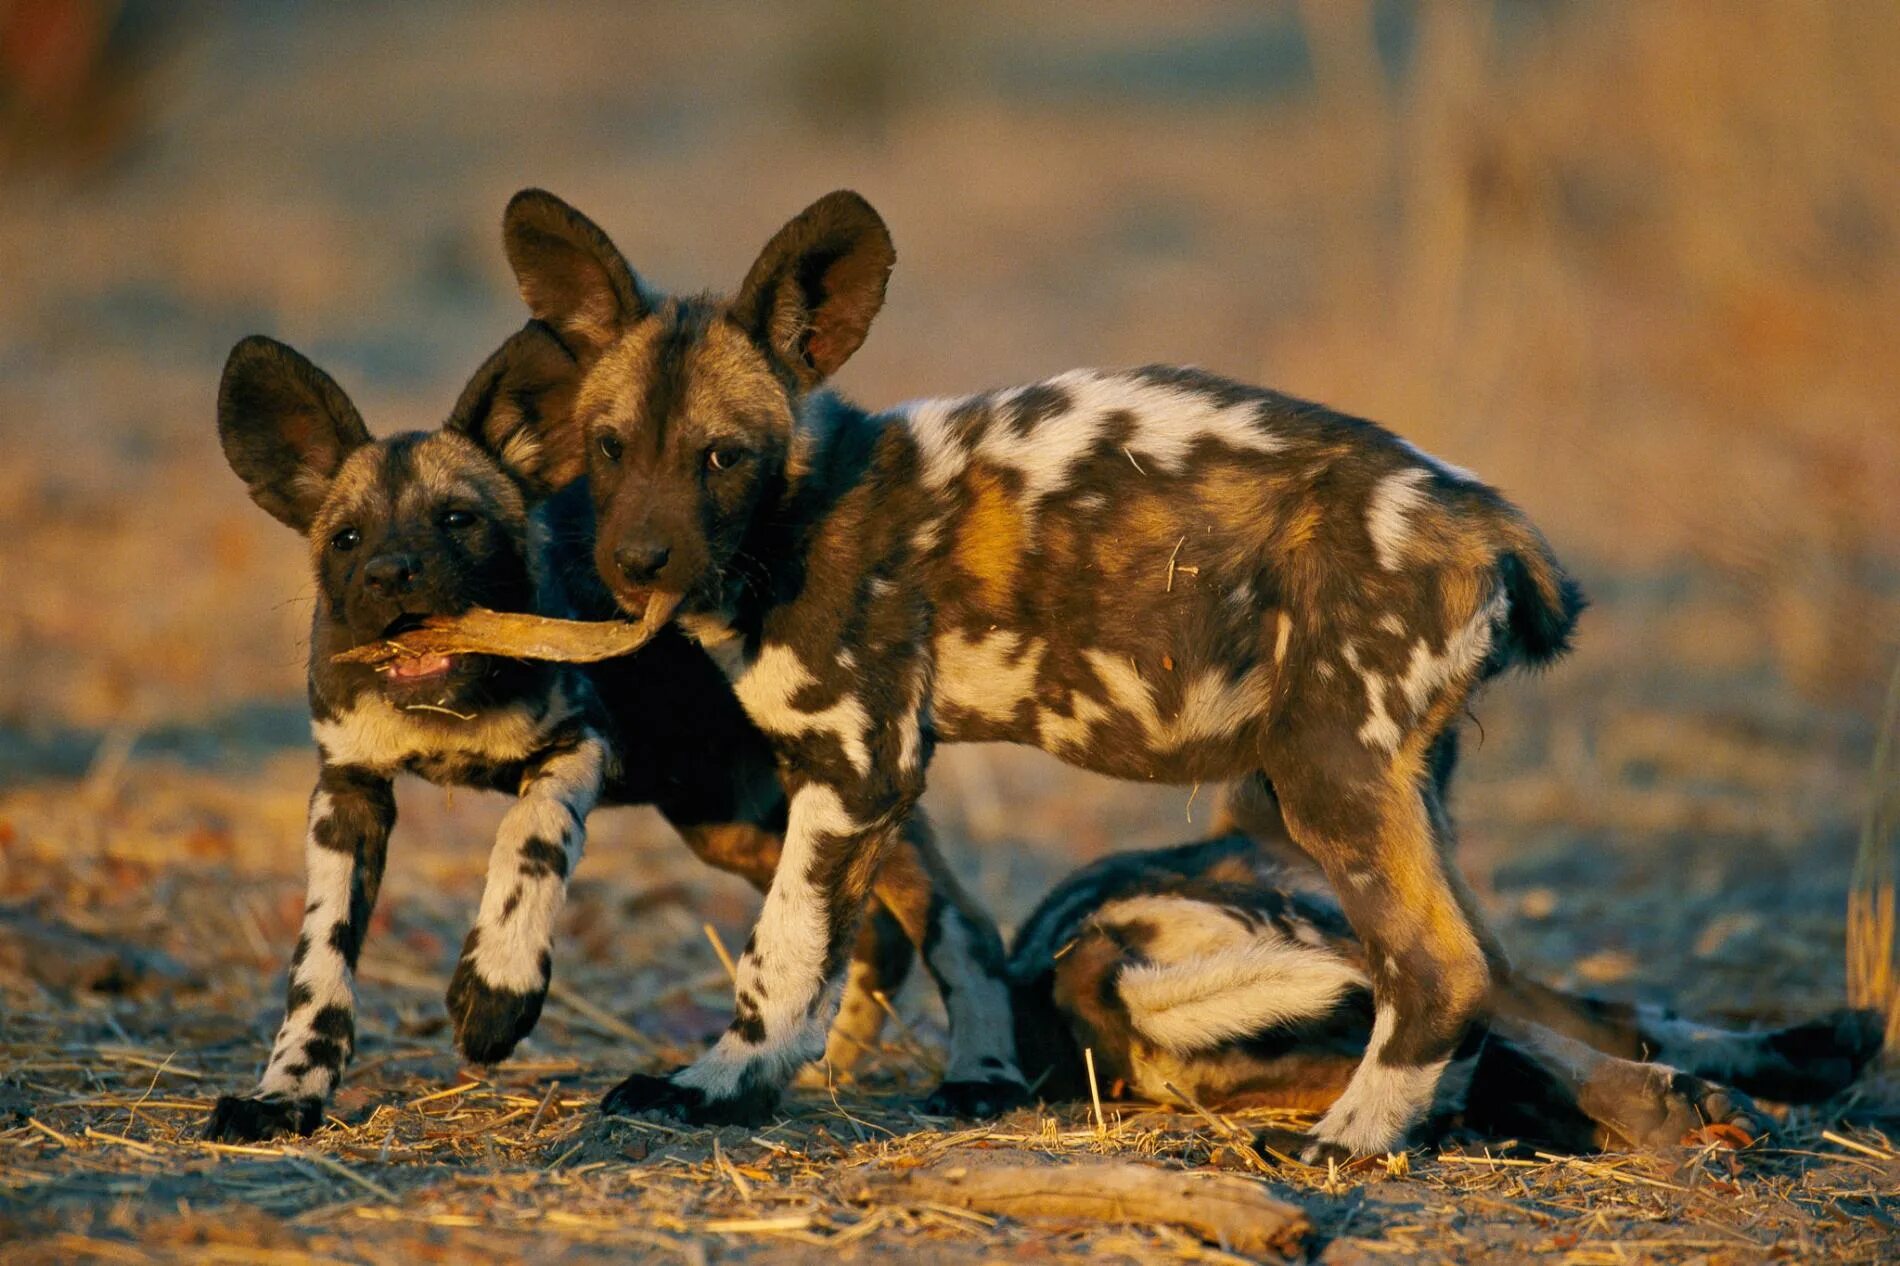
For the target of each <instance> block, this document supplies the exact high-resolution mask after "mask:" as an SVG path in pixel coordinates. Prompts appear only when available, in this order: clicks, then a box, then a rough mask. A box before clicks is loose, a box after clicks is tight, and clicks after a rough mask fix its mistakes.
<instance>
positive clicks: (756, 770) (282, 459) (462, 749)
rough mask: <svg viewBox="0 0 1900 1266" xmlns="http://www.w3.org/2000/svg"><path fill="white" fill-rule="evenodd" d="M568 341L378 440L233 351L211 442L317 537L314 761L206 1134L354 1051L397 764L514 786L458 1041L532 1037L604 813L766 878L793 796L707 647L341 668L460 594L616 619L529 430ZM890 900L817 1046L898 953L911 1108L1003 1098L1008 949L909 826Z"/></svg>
mask: <svg viewBox="0 0 1900 1266" xmlns="http://www.w3.org/2000/svg"><path fill="white" fill-rule="evenodd" d="M574 376H575V375H574V370H573V365H572V362H571V361H570V360H569V358H568V356H567V353H566V352H564V351H563V350H562V349H561V347H560V345H559V344H558V343H557V342H555V340H554V339H553V338H551V337H550V336H549V335H548V334H547V333H546V331H544V330H542V329H541V328H540V327H538V326H536V325H533V324H530V325H529V326H528V327H527V328H525V329H523V330H522V331H521V332H520V333H518V334H516V335H515V336H514V337H512V338H510V339H509V340H508V342H507V343H506V344H504V345H503V347H502V348H501V349H500V350H499V351H497V352H496V353H495V354H494V356H492V357H491V358H490V359H489V361H488V362H487V363H486V364H485V365H484V366H483V367H482V368H481V370H480V371H478V372H477V373H476V375H475V377H474V379H473V380H472V381H471V382H470V383H469V384H468V386H467V388H466V389H465V390H464V391H463V393H462V396H461V399H460V400H459V402H458V403H457V404H456V406H455V409H454V412H453V413H452V415H451V416H450V418H449V420H448V422H447V423H446V424H445V425H444V426H443V427H442V428H441V429H440V430H438V431H435V432H428V433H412V434H406V435H399V436H395V437H392V438H390V439H385V440H373V439H371V437H370V435H369V432H368V431H367V429H365V427H364V425H363V422H362V420H361V418H360V417H359V416H358V414H357V411H356V409H355V408H354V407H353V406H352V405H351V403H350V401H349V399H348V398H347V397H346V396H345V395H344V394H343V392H342V391H341V390H340V389H339V388H338V387H337V385H336V384H335V383H334V382H333V381H331V379H330V378H329V377H328V376H327V375H326V374H324V373H323V371H321V370H320V369H318V368H317V367H316V366H315V365H312V364H311V363H310V362H309V361H307V360H305V359H304V358H303V357H302V356H300V355H298V354H297V353H296V352H294V351H292V350H291V349H290V348H287V347H285V346H283V345H282V344H279V343H275V342H272V341H271V340H269V339H264V338H250V339H246V340H244V341H243V342H241V343H239V344H238V345H237V347H236V348H235V349H234V350H233V351H232V353H231V356H230V359H229V361H228V363H227V364H226V366H225V371H224V379H223V384H222V387H221V389H220V394H219V401H218V430H219V435H220V437H221V439H222V441H223V445H224V452H225V455H226V457H227V458H228V460H229V461H230V463H231V466H232V467H233V469H235V470H236V471H237V473H238V475H239V476H240V477H241V478H242V479H243V480H244V482H245V484H246V485H247V486H248V488H249V489H250V493H251V496H252V498H253V499H254V500H255V501H256V502H257V503H258V504H259V505H260V506H262V507H263V508H264V509H265V510H267V511H269V512H270V513H271V514H272V515H274V516H276V517H277V518H278V519H280V520H282V521H283V522H285V523H286V524H288V525H290V526H291V527H293V528H295V529H296V530H297V531H298V532H300V533H302V534H304V535H306V536H307V537H309V539H310V545H311V561H312V566H313V571H314V578H315V586H316V610H315V615H314V619H313V625H312V632H311V640H310V660H309V693H310V710H311V720H312V728H313V730H314V732H315V735H316V740H317V747H318V751H319V754H320V760H321V763H320V767H319V770H318V774H317V785H316V790H315V792H314V793H313V794H312V796H311V801H310V818H309V833H308V837H307V840H306V844H305V864H306V869H307V875H308V884H309V894H308V904H307V905H306V907H305V912H304V922H303V931H302V934H301V935H300V936H299V937H298V940H297V947H296V951H295V953H294V954H293V955H292V957H291V966H290V986H289V997H288V1000H287V1003H286V1011H285V1015H284V1021H283V1026H282V1028H281V1029H280V1030H279V1032H278V1035H277V1040H276V1042H275V1044H274V1045H273V1047H272V1049H271V1056H270V1062H269V1065H268V1067H267V1068H266V1069H265V1071H264V1074H263V1078H262V1080H261V1081H260V1082H259V1084H258V1086H257V1089H256V1091H255V1092H254V1093H252V1094H250V1095H247V1096H242V1097H240V1096H225V1097H223V1098H221V1099H219V1100H218V1103H217V1106H216V1108H215V1110H214V1112H213V1114H212V1117H211V1121H210V1125H209V1133H210V1135H211V1137H213V1138H226V1139H257V1138H262V1137H266V1136H269V1135H272V1134H277V1133H282V1132H287V1131H295V1132H298V1133H308V1132H310V1131H311V1130H314V1129H315V1128H316V1127H317V1126H318V1125H319V1124H320V1123H321V1120H322V1110H323V1105H324V1103H325V1101H326V1100H327V1099H328V1097H329V1095H330V1093H331V1092H332V1091H333V1090H334V1089H335V1087H336V1084H337V1081H338V1079H339V1077H340V1076H341V1073H342V1069H343V1066H344V1065H345V1063H347V1062H348V1060H349V1058H350V1055H351V1053H352V1049H353V1047H354V1043H355V1012H354V1001H355V1000H354V984H353V973H354V971H355V967H356V960H357V954H358V951H359V950H360V949H361V948H362V944H363V937H364V933H365V930H366V929H367V927H368V926H369V918H370V912H371V908H372V907H373V905H374V904H375V901H376V893H377V888H378V885H379V884H380V882H381V878H382V871H383V861H384V856H385V851H386V847H387V844H388V839H389V834H390V830H391V828H392V827H393V826H394V824H395V816H396V803H395V798H394V795H393V792H392V782H393V780H394V778H395V777H396V776H397V775H398V774H402V773H409V774H414V775H417V776H418V777H421V778H425V779H428V780H429V781H431V782H435V783H440V784H443V785H446V786H472V787H482V788H489V789H493V790H497V791H502V792H505V793H508V794H511V795H514V796H516V797H517V799H516V801H515V803H514V805H513V806H512V807H511V808H510V809H509V811H508V814H507V816H506V817H505V818H504V819H503V821H502V824H501V828H500V832H499V834H498V836H497V838H496V841H495V845H494V850H493V852H492V854H491V855H490V862H489V869H488V879H487V885H486V889H485V891H484V893H483V896H482V903H481V912H480V915H479V916H478V918H477V921H476V923H475V927H474V929H473V930H472V931H470V933H469V934H468V939H467V942H466V944H465V945H464V946H463V949H462V953H461V958H460V961H459V962H458V963H457V965H456V968H455V973H454V977H453V979H452V981H451V982H450V985H449V990H448V1007H449V1013H450V1015H451V1016H452V1017H453V1019H454V1023H455V1034H456V1042H457V1045H458V1047H459V1048H460V1050H461V1051H462V1053H463V1054H464V1055H465V1056H466V1057H467V1058H468V1059H469V1060H471V1061H474V1062H477V1063H492V1062H494V1061H496V1060H500V1059H502V1058H504V1057H505V1056H506V1055H507V1054H508V1053H509V1052H510V1051H511V1050H513V1049H514V1046H515V1044H516V1043H517V1042H519V1041H520V1040H521V1039H522V1038H523V1037H524V1036H526V1035H527V1034H528V1032H529V1031H530V1030H531V1029H532V1028H533V1027H534V1024H535V1021H536V1020H537V1019H538V1017H539V1016H540V1013H541V1007H542V1003H543V1000H544V999H545V997H546V995H547V991H548V986H549V982H550V979H551V971H552V965H551V944H552V939H553V935H554V922H555V916H556V915H557V913H558V911H559V909H560V906H561V902H562V899H563V897H564V894H565V892H566V883H567V879H568V876H569V875H570V874H571V873H572V872H573V870H574V867H575V864H576V863H577V862H578V861H579V860H580V855H581V847H582V844H583V840H584V830H585V823H586V820H587V815H588V813H589V812H590V811H591V810H592V809H593V808H594V807H595V806H596V805H597V804H652V805H655V806H657V807H658V809H659V810H660V812H661V813H662V814H663V815H664V816H665V817H666V818H667V820H668V821H669V822H670V823H671V824H672V825H673V826H674V827H675V828H676V829H677V830H678V831H679V832H680V834H681V835H682V836H683V837H684V838H685V840H686V842H687V843H688V845H690V846H691V847H692V849H693V851H694V852H695V853H697V854H698V855H699V856H700V857H701V858H703V859H704V860H706V861H707V862H709V863H711V864H712V865H714V866H717V867H719V868H721V869H723V870H727V871H731V872H733V873H735V874H738V875H741V876H743V877H744V878H746V879H748V880H749V881H751V882H752V883H753V884H754V885H755V886H756V887H758V888H761V889H763V888H765V887H766V886H767V885H768V884H769V883H770V882H771V878H772V874H773V871H774V869H775V868H776V866H777V863H778V854H779V847H780V837H781V833H782V832H783V830H784V826H785V796H784V793H783V792H782V790H781V789H780V785H779V782H778V778H777V775H776V772H775V769H774V766H773V760H772V753H771V751H770V749H769V747H768V746H767V745H766V743H765V741H764V738H763V737H762V736H761V735H760V734H759V732H758V731H757V729H755V728H754V727H753V726H752V725H751V723H750V722H748V721H747V720H746V717H745V715H744V713H743V712H742V711H741V710H740V708H739V705H738V703H737V701H736V700H735V699H734V698H733V695H732V691H731V688H730V687H729V686H728V685H727V683H726V682H725V680H724V679H723V678H722V677H721V676H720V674H719V672H718V671H717V670H716V669H715V668H714V667H713V665H712V663H711V662H710V661H709V660H708V659H707V657H706V655H705V653H704V652H702V651H701V650H699V649H698V648H697V647H695V646H693V645H691V644H690V643H689V642H688V641H687V640H686V639H685V638H683V637H680V636H679V635H678V634H677V633H672V634H667V635H664V636H662V637H661V638H659V639H657V640H656V641H655V642H654V644H652V645H650V646H649V647H647V648H646V649H645V650H643V651H642V653H641V654H640V655H639V656H637V657H635V658H632V659H623V660H617V661H609V662H607V663H603V664H598V665H592V666H589V667H586V668H579V667H573V666H555V665H547V664H535V663H527V662H521V661H514V660H504V659H493V658H489V657H484V656H464V657H448V656H439V655H438V656H432V657H425V658H419V659H409V660H404V661H402V662H400V663H398V664H396V665H393V666H391V667H390V668H389V669H387V670H383V671H373V670H371V669H368V668H364V667H360V666H356V665H351V664H338V663H334V662H332V656H333V655H334V654H335V653H336V652H339V651H342V650H347V649H349V648H351V647H354V646H357V645H359V644H361V643H364V642H367V641H371V640H374V639H378V638H381V637H384V636H386V635H388V634H390V633H392V632H395V631H399V630H401V629H403V628H406V627H410V626H412V625H414V624H416V623H418V622H420V620H421V619H422V618H423V617H425V616H428V615H431V614H436V613H457V612H461V611H464V610H467V609H468V608H469V607H471V606H477V605H479V606H484V607H488V608H491V609H496V610H501V611H521V612H533V613H539V614H546V615H571V616H592V617H595V618H601V617H605V616H608V615H610V614H611V613H612V612H613V604H612V601H611V600H610V599H609V598H607V597H606V596H605V594H603V593H602V592H600V589H599V586H598V584H597V583H596V582H595V580H594V576H593V569H592V567H591V564H590V563H589V562H588V549H589V547H590V545H591V540H592V530H591V522H590V520H589V514H590V512H589V508H588V506H587V501H586V498H585V495H584V494H583V493H581V491H580V489H578V488H576V489H575V490H574V491H573V492H571V493H569V494H566V495H551V494H552V492H553V489H554V488H555V487H556V486H558V485H559V484H562V483H565V482H569V481H570V480H571V478H572V473H571V472H572V471H573V470H574V469H576V468H578V464H579V463H578V459H577V457H576V455H575V454H574V453H573V452H572V451H564V450H563V449H562V448H561V447H560V444H559V440H558V438H557V437H550V436H545V435H542V434H540V433H539V432H538V431H537V430H536V428H535V423H536V420H537V419H538V418H539V417H541V416H542V415H544V414H547V413H551V412H554V411H559V410H565V409H566V408H567V407H568V402H567V398H566V397H567V395H568V393H571V391H572V388H573V381H574ZM874 882H875V889H876V894H877V898H878V901H879V904H880V906H881V909H880V911H879V913H878V915H877V917H876V918H874V919H873V920H872V921H870V922H869V923H867V924H866V926H865V928H864V932H863V935H862V936H861V937H860V938H859V941H858V944H857V951H856V955H855V958H854V960H853V965H852V968H851V972H850V983H851V994H852V996H851V998H850V999H849V1001H848V1004H847V1006H846V1007H845V1008H844V1010H843V1011H842V1013H841V1018H840V1021H839V1024H838V1026H837V1028H836V1030H835V1032H834V1042H833V1047H834V1049H833V1051H832V1052H831V1054H832V1058H833V1060H834V1062H835V1063H837V1064H838V1065H841V1066H842V1065H847V1064H849V1062H850V1061H851V1058H852V1057H853V1056H854V1055H855V1053H856V1052H857V1051H859V1050H861V1049H863V1048H864V1047H865V1046H866V1045H867V1044H868V1043H869V1041H870V1040H871V1038H872V1037H874V1036H875V1034H876V1031H877V1029H878V1027H879V1025H880V1024H881V1021H882V1015H883V1012H882V1010H881V1008H880V1007H879V1006H878V1005H877V1004H876V1003H875V1002H874V1000H873V996H872V991H874V990H879V989H882V990H895V989H896V987H897V985H898V983H899V982H900V981H901V979H902V977H903V975H904V974H905V972H907V971H908V969H909V967H910V962H911V954H912V946H915V947H916V948H917V949H918V950H919V951H921V953H922V955H923V958H924V961H925V965H926V967H927V968H928V969H929V970H930V972H931V973H932V975H933V976H935V978H936V979H937V982H938V984H939V987H940V988H941V990H942V992H943V996H944V1001H945V1004H946V1006H947V1008H948V1010H949V1013H950V1017H951V1021H950V1022H951V1030H952V1038H951V1043H952V1052H951V1058H950V1062H949V1069H948V1072H947V1075H946V1080H945V1082H944V1084H943V1085H942V1086H941V1087H940V1088H939V1089H938V1090H937V1092H936V1093H935V1094H934V1095H933V1096H932V1098H931V1100H930V1101H929V1103H928V1105H927V1107H928V1108H929V1110H932V1111H936V1112H942V1113H953V1114H968V1113H987V1112H996V1111H1000V1110H1002V1109H1004V1108H1006V1107H1008V1106H1010V1105H1011V1104H1012V1103H1014V1102H1015V1101H1016V1100H1017V1099H1019V1098H1020V1097H1021V1094H1022V1092H1023V1084H1022V1081H1021V1078H1020V1076H1019V1075H1018V1073H1017V1071H1016V1068H1015V1058H1014V1052H1013V1048H1012V1045H1011V1037H1010V1029H1009V1017H1008V1014H1007V1007H1008V994H1007V987H1006V985H1005V984H1004V982H1003V978H1002V966H1003V964H1002V941H1001V938H1000V937H999V936H998V934H997V932H996V929H995V927H994V925H993V924H992V923H991V922H990V920H989V918H988V917H987V916H986V915H985V914H984V913H983V912H982V911H981V910H980V909H979V908H978V907H977V906H976V905H975V904H974V903H973V902H972V901H971V900H970V898H969V897H968V896H967V894H965V893H964V892H963V890H962V889H961V888H959V887H958V885H957V884H956V882H955V880H954V879H953V878H951V877H950V875H949V873H948V872H947V871H946V869H945V868H944V866H943V864H942V863H941V861H940V859H939V858H938V855H937V852H936V849H935V847H934V845H933V843H932V841H931V838H930V834H929V830H928V827H927V825H926V823H925V822H924V820H923V818H922V817H921V816H920V815H913V816H912V817H910V819H909V820H908V821H907V823H906V824H905V825H904V828H903V838H902V843H901V845H900V847H899V848H898V849H897V850H896V851H894V852H893V853H891V854H890V855H889V857H888V859H887V860H886V861H885V862H884V863H883V864H882V865H881V867H880V868H879V870H878V872H877V874H876V876H875V881H874Z"/></svg>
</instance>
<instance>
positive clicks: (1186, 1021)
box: [1117, 933, 1366, 1055]
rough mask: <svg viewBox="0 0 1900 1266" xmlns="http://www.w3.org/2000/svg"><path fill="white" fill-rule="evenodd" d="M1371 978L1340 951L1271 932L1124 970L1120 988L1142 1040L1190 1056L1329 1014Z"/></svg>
mask: <svg viewBox="0 0 1900 1266" xmlns="http://www.w3.org/2000/svg"><path fill="white" fill-rule="evenodd" d="M1365 983H1366V979H1365V976H1364V975H1363V974H1362V973H1361V972H1360V971H1359V970H1358V969H1357V968H1355V967H1353V966H1352V965H1351V964H1350V963H1348V962H1347V961H1346V960H1345V959H1343V958H1341V957H1340V956H1339V955H1337V954H1333V953H1329V952H1327V951H1325V950H1322V949H1314V948H1312V947H1310V946H1305V945H1299V944H1296V943H1294V942H1293V941H1290V940H1287V939H1286V938H1284V937H1281V936H1278V935H1276V934H1272V933H1266V934H1262V935H1258V936H1255V937H1253V938H1252V939H1250V940H1249V941H1247V942H1246V943H1245V944H1243V945H1239V946H1236V947H1234V948H1231V949H1226V950H1221V951H1218V952H1216V953H1212V954H1204V955H1199V956H1196V957H1192V958H1188V959H1184V960H1181V961H1177V962H1167V963H1160V962H1153V963H1142V964H1137V965H1135V966H1132V967H1128V968H1125V969H1124V970H1123V971H1122V973H1121V975H1120V977H1119V978H1118V980H1117V988H1118V989H1119V990H1120V992H1121V996H1122V1002H1123V1004H1124V1005H1125V1006H1126V1007H1127V1008H1128V1016H1129V1021H1130V1022H1131V1023H1132V1024H1133V1025H1134V1026H1135V1028H1136V1030H1137V1031H1138V1032H1140V1033H1141V1035H1142V1036H1143V1037H1145V1038H1147V1039H1148V1040H1149V1041H1151V1042H1153V1043H1155V1044H1156V1045H1157V1046H1160V1047H1162V1048H1163V1049H1165V1050H1168V1051H1172V1052H1174V1053H1175V1054H1179V1055H1187V1054H1192V1053H1194V1052H1196V1051H1204V1050H1207V1049H1209V1048H1210V1047H1213V1046H1217V1045H1219V1044H1220V1043H1222V1042H1228V1041H1232V1040H1234V1039H1235V1038H1241V1037H1246V1036H1249V1035H1250V1034H1254V1033H1259V1032H1261V1031H1262V1030H1264V1029H1268V1028H1272V1027H1274V1026H1276V1025H1281V1024H1287V1023H1291V1022H1294V1021H1297V1020H1304V1019H1311V1018H1314V1017H1316V1016H1321V1015H1324V1014H1325V1013H1326V1012H1327V1011H1329V1010H1331V1009H1332V1007H1333V1006H1334V1004H1335V1003H1337V1002H1338V1001H1339V997H1340V995H1341V994H1343V993H1345V992H1346V991H1347V990H1348V989H1350V988H1352V987H1354V986H1355V985H1364V984H1365Z"/></svg>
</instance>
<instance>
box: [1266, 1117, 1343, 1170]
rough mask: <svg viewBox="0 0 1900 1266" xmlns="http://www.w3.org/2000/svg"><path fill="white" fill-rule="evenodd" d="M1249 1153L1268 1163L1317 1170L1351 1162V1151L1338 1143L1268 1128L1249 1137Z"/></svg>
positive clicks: (1296, 1132) (1295, 1132) (1276, 1128)
mask: <svg viewBox="0 0 1900 1266" xmlns="http://www.w3.org/2000/svg"><path fill="white" fill-rule="evenodd" d="M1253 1150H1254V1151H1256V1152H1259V1153H1260V1154H1261V1155H1262V1156H1264V1157H1266V1158H1267V1159H1269V1160H1271V1159H1273V1158H1274V1157H1275V1156H1280V1157H1284V1158H1285V1159H1287V1160H1295V1161H1299V1162H1300V1163H1301V1164H1303V1165H1318V1166H1320V1167H1321V1168H1325V1166H1326V1165H1327V1164H1328V1163H1332V1164H1338V1165H1344V1164H1346V1163H1347V1162H1348V1161H1350V1160H1352V1151H1351V1150H1350V1149H1348V1148H1345V1147H1342V1146H1340V1145H1339V1144H1338V1143H1328V1142H1327V1141H1326V1140H1325V1139H1321V1138H1315V1137H1314V1136H1313V1135H1311V1134H1307V1133H1304V1132H1303V1131H1300V1130H1286V1129H1281V1128H1280V1127H1278V1126H1272V1125H1270V1126H1268V1127H1267V1128H1266V1129H1264V1130H1261V1131H1260V1132H1259V1133H1258V1134H1256V1135H1254V1136H1253Z"/></svg>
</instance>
